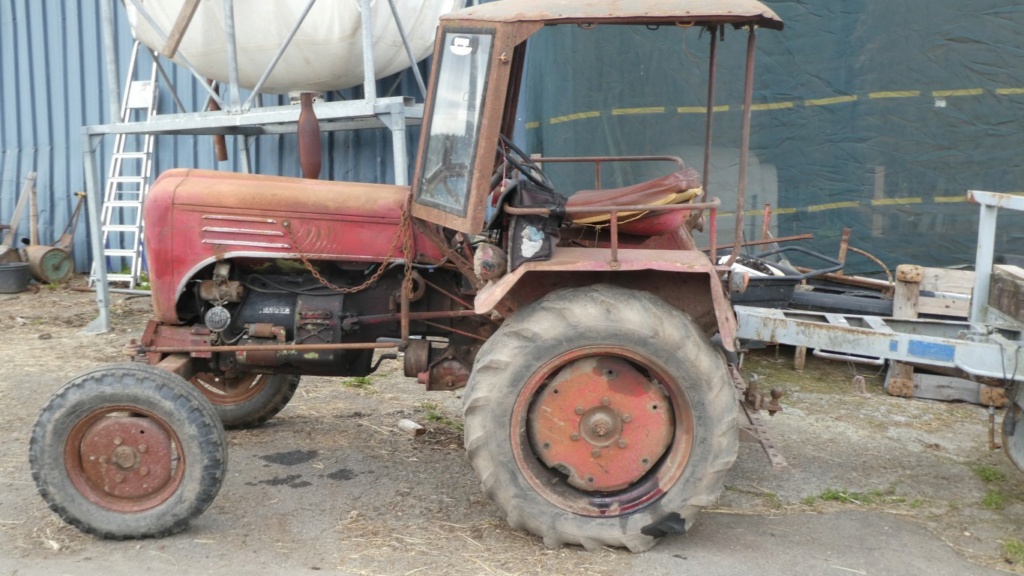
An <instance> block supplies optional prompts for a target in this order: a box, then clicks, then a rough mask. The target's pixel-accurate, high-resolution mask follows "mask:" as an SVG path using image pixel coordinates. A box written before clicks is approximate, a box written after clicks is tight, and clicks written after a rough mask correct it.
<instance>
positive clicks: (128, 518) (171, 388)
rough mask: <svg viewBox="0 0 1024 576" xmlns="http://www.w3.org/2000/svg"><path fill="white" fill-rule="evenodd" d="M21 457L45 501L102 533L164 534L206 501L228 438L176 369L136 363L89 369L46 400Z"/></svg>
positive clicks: (220, 474) (220, 473) (215, 486)
mask: <svg viewBox="0 0 1024 576" xmlns="http://www.w3.org/2000/svg"><path fill="white" fill-rule="evenodd" d="M29 462H30V464H31V468H32V478H33V479H34V480H35V482H36V486H37V487H38V489H39V494H40V495H42V497H43V499H44V500H46V503H47V504H49V506H50V509H51V510H53V511H54V512H56V513H57V514H58V515H59V516H60V517H61V518H62V519H63V520H64V521H66V522H68V523H69V524H71V525H73V526H75V527H76V528H78V529H79V530H81V531H83V532H86V533H89V534H94V535H96V536H100V537H101V538H111V539H125V538H142V537H149V536H154V537H155V536H164V535H167V534H173V533H175V532H178V531H180V530H182V529H184V528H185V527H186V526H187V525H188V523H189V521H191V520H192V519H193V518H195V517H197V516H199V515H200V514H202V513H203V511H204V510H206V508H207V507H208V506H209V505H210V503H211V502H213V499H214V498H215V497H216V495H217V492H218V491H219V490H220V486H221V483H222V482H223V480H224V476H225V473H226V468H227V440H226V438H225V436H224V429H223V428H222V427H221V424H220V420H219V419H218V418H217V415H216V413H214V411H213V407H212V406H210V403H209V402H207V401H206V400H205V399H204V398H203V396H202V395H201V394H200V393H199V391H198V390H196V389H195V388H193V387H192V386H191V385H190V384H189V383H188V382H186V381H185V380H184V379H183V378H181V377H180V376H177V375H176V374H172V373H170V372H167V371H165V370H161V369H158V368H154V367H152V366H147V365H142V364H129V365H124V366H114V367H105V368H99V369H95V370H91V371H89V372H86V373H84V374H82V375H81V376H78V377H77V378H75V379H73V380H71V381H70V382H68V383H67V384H66V385H64V387H63V388H61V389H60V390H58V391H57V393H56V394H54V395H53V396H52V397H51V398H50V401H49V402H47V404H46V406H45V407H44V408H43V410H42V412H41V413H40V414H39V418H38V420H37V421H36V424H35V427H34V428H33V430H32V438H31V441H30V443H29Z"/></svg>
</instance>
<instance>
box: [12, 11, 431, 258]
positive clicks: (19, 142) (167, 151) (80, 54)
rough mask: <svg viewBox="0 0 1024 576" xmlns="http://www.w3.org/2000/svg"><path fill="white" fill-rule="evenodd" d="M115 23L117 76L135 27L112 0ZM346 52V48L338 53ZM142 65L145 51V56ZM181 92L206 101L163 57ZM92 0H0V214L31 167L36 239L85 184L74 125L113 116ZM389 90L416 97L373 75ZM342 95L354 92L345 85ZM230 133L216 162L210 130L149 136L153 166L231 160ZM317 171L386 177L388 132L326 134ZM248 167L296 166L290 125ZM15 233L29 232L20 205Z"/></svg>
mask: <svg viewBox="0 0 1024 576" xmlns="http://www.w3.org/2000/svg"><path fill="white" fill-rule="evenodd" d="M115 16H116V22H115V29H116V38H117V47H118V55H119V58H118V60H119V66H120V68H121V71H120V73H119V79H118V84H119V85H121V84H123V82H124V76H125V74H126V73H127V66H128V61H129V56H130V54H131V48H132V43H133V40H132V37H131V33H130V31H129V28H128V23H127V20H126V18H125V15H124V11H123V9H122V8H121V6H120V2H115ZM337 57H344V55H337ZM141 62H142V64H143V65H144V66H145V67H146V68H147V69H148V67H149V60H147V59H142V60H141ZM165 68H166V69H167V70H168V73H170V74H171V75H172V79H173V81H174V84H175V85H176V87H177V91H178V96H179V97H180V98H181V99H182V101H183V103H184V105H185V107H186V108H188V109H189V110H190V111H195V110H199V109H201V108H202V106H203V103H204V102H205V99H206V96H205V94H206V93H205V91H204V90H203V89H202V88H201V87H200V86H199V85H198V84H197V82H196V81H195V80H194V79H193V78H192V77H191V75H190V74H189V73H188V72H187V71H186V70H184V69H179V68H177V67H175V66H173V65H168V64H165ZM104 70H105V67H104V59H103V45H102V36H101V25H100V15H99V4H98V2H79V1H78V0H60V1H50V0H47V1H46V2H41V1H39V0H4V1H3V2H0V140H2V151H3V160H2V164H0V222H2V223H7V222H9V221H10V219H11V216H12V214H13V212H14V206H15V203H16V201H17V196H18V193H19V192H20V189H21V185H22V182H23V181H24V178H25V176H26V175H27V174H28V173H29V172H30V171H33V170H34V171H36V172H37V173H38V180H37V183H36V189H37V194H38V202H39V221H40V227H39V235H40V241H42V242H47V243H48V242H52V241H54V240H55V239H56V237H57V236H59V235H60V233H61V231H62V230H63V228H64V226H65V224H66V223H67V221H68V218H69V216H70V214H71V211H72V210H73V209H74V193H75V192H76V191H80V190H84V189H85V180H84V175H83V169H82V137H81V129H82V127H83V126H86V125H93V124H104V123H107V122H109V121H110V118H109V114H110V110H109V104H108V95H107V91H106V86H107V80H106V78H105V76H104ZM396 82H397V87H396V88H395V92H394V93H395V94H405V95H414V96H415V97H416V98H417V100H422V96H421V95H420V94H419V90H418V89H417V88H416V87H415V82H414V81H413V79H412V76H411V74H406V75H404V76H402V77H400V78H399V77H392V78H388V79H384V80H381V81H380V82H379V83H378V93H379V94H381V95H386V92H387V91H388V90H389V89H390V88H392V86H395V83H396ZM344 95H345V96H346V97H349V98H351V97H357V96H358V93H357V92H353V91H346V92H345V94H344ZM263 103H264V105H278V104H282V103H284V97H277V96H265V97H264V100H263ZM160 111H161V112H164V113H168V112H172V111H173V100H172V99H171V97H170V95H169V93H168V92H166V91H163V92H162V93H161V95H160ZM418 134H419V131H418V129H411V130H409V134H408V136H409V150H410V152H414V151H415V143H416V142H417V138H418ZM112 145H113V137H108V138H105V139H104V143H103V147H102V149H101V150H100V151H99V152H98V156H97V159H98V160H99V162H100V165H101V166H100V170H101V171H100V174H101V176H103V177H104V179H105V176H106V173H107V165H108V162H109V159H110V153H111V148H112ZM234 146H235V143H234V142H233V141H232V138H228V148H229V156H230V158H229V161H228V162H224V163H217V162H216V161H215V160H214V157H213V143H212V138H211V137H209V136H161V137H159V138H158V139H157V143H156V158H155V164H154V167H155V172H154V174H158V173H159V172H160V171H163V170H166V169H168V168H173V167H196V168H217V169H222V170H237V169H239V166H238V163H237V154H236V153H235V149H234ZM324 155H325V158H327V159H329V161H325V162H324V163H323V165H324V169H323V173H322V174H321V178H326V179H332V180H352V181H362V182H392V181H394V174H393V171H392V162H391V136H390V133H388V132H387V131H386V130H365V131H360V132H353V133H333V134H330V135H325V136H324ZM251 158H252V160H253V169H254V171H256V172H259V173H263V174H279V175H286V176H298V175H299V166H298V157H297V147H296V144H295V136H294V135H286V136H264V137H261V138H258V139H257V140H256V144H255V145H254V148H253V150H252V152H251ZM22 224H23V226H22V227H21V228H20V229H21V230H22V232H23V233H22V234H21V236H27V230H28V225H27V210H26V211H25V213H24V214H23V219H22ZM86 227H87V224H86V222H85V216H84V215H83V217H82V221H81V222H80V223H79V226H78V232H77V234H76V237H75V246H74V250H75V265H76V268H77V269H78V270H86V269H87V268H88V263H89V262H90V255H89V253H88V243H87V242H86V235H85V231H86Z"/></svg>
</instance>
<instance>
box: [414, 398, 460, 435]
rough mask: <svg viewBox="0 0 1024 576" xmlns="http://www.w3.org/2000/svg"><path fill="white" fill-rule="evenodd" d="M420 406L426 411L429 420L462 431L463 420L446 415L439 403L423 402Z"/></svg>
mask: <svg viewBox="0 0 1024 576" xmlns="http://www.w3.org/2000/svg"><path fill="white" fill-rule="evenodd" d="M420 408H422V409H423V410H425V411H426V413H427V415H426V418H427V422H433V423H435V424H440V425H442V426H447V427H448V428H452V429H453V430H458V431H459V432H462V422H461V421H459V420H454V419H452V418H449V417H448V416H446V415H445V414H444V413H442V412H441V407H440V406H439V405H437V404H434V403H433V402H421V403H420Z"/></svg>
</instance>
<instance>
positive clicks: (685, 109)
mask: <svg viewBox="0 0 1024 576" xmlns="http://www.w3.org/2000/svg"><path fill="white" fill-rule="evenodd" d="M707 111H708V107H707V106H680V107H678V108H676V112H679V113H680V114H703V113H705V112H707ZM711 111H712V112H728V111H729V105H728V104H722V105H719V106H712V107H711Z"/></svg>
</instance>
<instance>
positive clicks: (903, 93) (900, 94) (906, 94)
mask: <svg viewBox="0 0 1024 576" xmlns="http://www.w3.org/2000/svg"><path fill="white" fill-rule="evenodd" d="M920 95H921V91H920V90H896V91H892V92H870V93H869V94H868V98H913V97H914V96H920Z"/></svg>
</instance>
